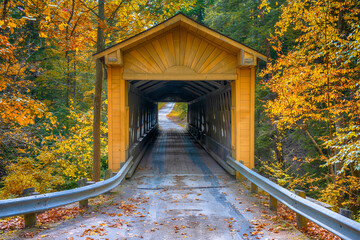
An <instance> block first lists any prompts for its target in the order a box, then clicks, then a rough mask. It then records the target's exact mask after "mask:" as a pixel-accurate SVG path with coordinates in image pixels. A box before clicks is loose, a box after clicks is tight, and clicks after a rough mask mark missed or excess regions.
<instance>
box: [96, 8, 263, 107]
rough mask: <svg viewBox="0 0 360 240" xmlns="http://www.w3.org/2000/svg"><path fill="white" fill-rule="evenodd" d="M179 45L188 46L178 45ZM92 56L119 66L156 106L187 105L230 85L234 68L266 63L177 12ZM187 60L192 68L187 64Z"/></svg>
mask: <svg viewBox="0 0 360 240" xmlns="http://www.w3.org/2000/svg"><path fill="white" fill-rule="evenodd" d="M169 32H170V33H172V34H169ZM184 32H185V33H186V34H184ZM189 39H191V41H193V42H192V43H193V45H195V44H196V43H195V42H196V41H197V44H198V45H197V48H195V49H192V51H193V52H196V54H197V55H199V57H196V56H195V57H194V56H192V55H191V53H188V52H190V51H191V50H189V49H190V48H191V47H192V46H191V45H192V44H190V43H188V42H189V41H190V40H189ZM194 39H196V40H194ZM166 42H168V43H166ZM169 42H170V44H169ZM183 42H187V43H186V44H187V45H186V44H185V45H186V46H181V44H182V43H183ZM171 44H174V45H176V44H178V48H176V47H174V46H172V47H171V46H170V45H171ZM165 45H169V46H165ZM181 47H182V48H181ZM185 48H186V51H185ZM174 49H175V50H174ZM179 49H183V50H179ZM165 51H173V54H172V55H173V56H172V57H173V58H174V59H169V58H167V56H165V55H166V54H164V52H165ZM206 51H207V52H208V53H207V52H206ZM193 55H194V54H193ZM93 57H94V59H99V58H102V59H103V60H104V62H105V64H106V65H107V66H122V67H124V73H123V78H124V79H125V80H128V81H130V83H131V84H132V85H133V86H134V87H137V88H138V89H139V90H140V91H141V92H142V93H144V94H145V95H146V96H147V97H149V98H151V99H153V100H154V101H156V102H159V101H186V102H189V101H192V100H194V99H196V98H198V97H200V96H202V95H205V94H208V93H211V92H213V91H216V90H218V89H219V88H220V87H221V86H223V85H226V81H231V80H235V79H236V78H237V74H236V68H237V67H251V66H255V65H257V62H258V61H259V60H265V61H267V57H266V56H265V55H263V54H261V53H259V52H257V51H256V50H254V49H252V48H250V47H248V46H246V45H244V44H241V43H239V42H237V41H235V40H233V39H231V38H228V37H226V36H225V35H222V34H220V33H218V32H216V31H214V30H212V29H210V28H208V27H206V26H203V25H201V24H199V23H197V22H196V21H194V20H192V19H190V18H188V17H187V16H185V15H183V14H181V13H180V14H177V15H175V16H174V17H172V18H170V19H168V20H166V21H164V22H162V23H160V24H158V25H156V26H154V27H152V28H150V29H148V30H146V31H144V32H141V33H139V34H137V35H135V36H133V37H131V38H129V39H127V40H125V41H123V42H120V43H118V44H115V45H113V46H111V47H109V48H107V49H105V50H103V51H101V52H98V53H95V54H94V55H93ZM190 58H192V60H191V61H192V63H191V62H190V60H189V61H187V59H190ZM154 63H156V64H154ZM215 64H217V65H219V66H225V65H229V66H228V67H226V66H225V67H221V68H220V67H215ZM215 68H216V69H215ZM220 70H221V71H220ZM194 81H196V82H194Z"/></svg>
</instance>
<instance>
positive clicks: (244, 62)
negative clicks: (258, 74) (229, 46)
mask: <svg viewBox="0 0 360 240" xmlns="http://www.w3.org/2000/svg"><path fill="white" fill-rule="evenodd" d="M256 64H257V60H256V56H255V55H254V54H251V53H248V52H246V51H244V50H242V49H241V50H240V51H239V52H238V56H237V67H243V66H256Z"/></svg>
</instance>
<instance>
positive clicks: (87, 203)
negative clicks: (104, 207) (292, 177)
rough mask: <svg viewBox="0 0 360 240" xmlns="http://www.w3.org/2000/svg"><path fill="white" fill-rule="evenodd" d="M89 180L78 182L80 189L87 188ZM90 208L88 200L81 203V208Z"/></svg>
mask: <svg viewBox="0 0 360 240" xmlns="http://www.w3.org/2000/svg"><path fill="white" fill-rule="evenodd" d="M86 182H87V179H86V178H82V179H79V180H78V187H84V186H86ZM88 207H89V201H88V199H85V200H81V201H79V208H88Z"/></svg>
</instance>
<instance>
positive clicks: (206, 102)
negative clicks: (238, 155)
mask: <svg viewBox="0 0 360 240" xmlns="http://www.w3.org/2000/svg"><path fill="white" fill-rule="evenodd" d="M188 109H189V110H188V115H189V116H188V123H189V124H191V125H192V126H193V127H196V128H197V129H199V130H200V132H201V133H202V134H206V136H207V137H210V138H212V140H214V141H216V142H217V143H219V144H220V145H223V146H224V147H225V148H228V149H229V150H230V149H231V88H230V86H227V87H224V89H222V90H221V91H219V92H217V93H215V94H210V95H208V96H207V97H206V98H203V99H201V100H199V101H196V102H194V103H191V104H189V106H188ZM212 150H213V151H214V152H216V151H215V149H212Z"/></svg>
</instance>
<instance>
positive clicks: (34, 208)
mask: <svg viewBox="0 0 360 240" xmlns="http://www.w3.org/2000/svg"><path fill="white" fill-rule="evenodd" d="M132 164H133V161H132V160H128V161H126V162H125V164H124V165H123V166H122V167H121V169H120V171H119V172H118V173H117V174H116V175H115V176H114V177H112V178H109V179H107V180H105V181H101V182H97V183H95V184H92V185H89V186H85V187H80V188H76V189H71V190H65V191H61V192H53V193H47V194H41V195H35V196H29V197H21V198H15V199H7V200H1V201H0V218H3V217H11V216H17V215H22V214H28V213H36V212H42V211H45V210H49V209H51V208H56V207H60V206H64V205H67V204H70V203H74V202H78V201H81V200H85V199H88V198H91V197H96V196H98V195H100V194H102V193H106V192H108V191H110V190H111V189H113V188H115V187H116V186H117V185H119V184H120V183H121V182H122V180H123V179H124V178H125V176H126V174H127V173H128V171H129V169H130V168H131V166H132Z"/></svg>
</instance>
